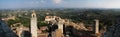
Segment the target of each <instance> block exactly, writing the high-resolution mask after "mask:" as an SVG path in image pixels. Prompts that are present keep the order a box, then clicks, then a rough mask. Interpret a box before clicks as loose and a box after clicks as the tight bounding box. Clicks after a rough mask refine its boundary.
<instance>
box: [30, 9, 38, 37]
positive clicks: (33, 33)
mask: <svg viewBox="0 0 120 37" xmlns="http://www.w3.org/2000/svg"><path fill="white" fill-rule="evenodd" d="M30 31H31V37H37V17H36V13H35V11H34V10H33V11H32V15H31V25H30Z"/></svg>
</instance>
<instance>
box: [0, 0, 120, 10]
mask: <svg viewBox="0 0 120 37" xmlns="http://www.w3.org/2000/svg"><path fill="white" fill-rule="evenodd" d="M10 8H11V9H14V8H120V0H0V9H10Z"/></svg>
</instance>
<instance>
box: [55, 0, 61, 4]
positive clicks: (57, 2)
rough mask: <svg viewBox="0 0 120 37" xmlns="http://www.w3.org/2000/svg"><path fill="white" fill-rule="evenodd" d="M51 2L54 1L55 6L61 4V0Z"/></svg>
mask: <svg viewBox="0 0 120 37" xmlns="http://www.w3.org/2000/svg"><path fill="white" fill-rule="evenodd" d="M53 1H54V3H56V4H59V3H61V2H62V0H53Z"/></svg>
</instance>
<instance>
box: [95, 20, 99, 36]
mask: <svg viewBox="0 0 120 37" xmlns="http://www.w3.org/2000/svg"><path fill="white" fill-rule="evenodd" d="M95 22H96V25H95V33H96V34H98V33H99V20H97V19H96V20H95Z"/></svg>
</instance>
